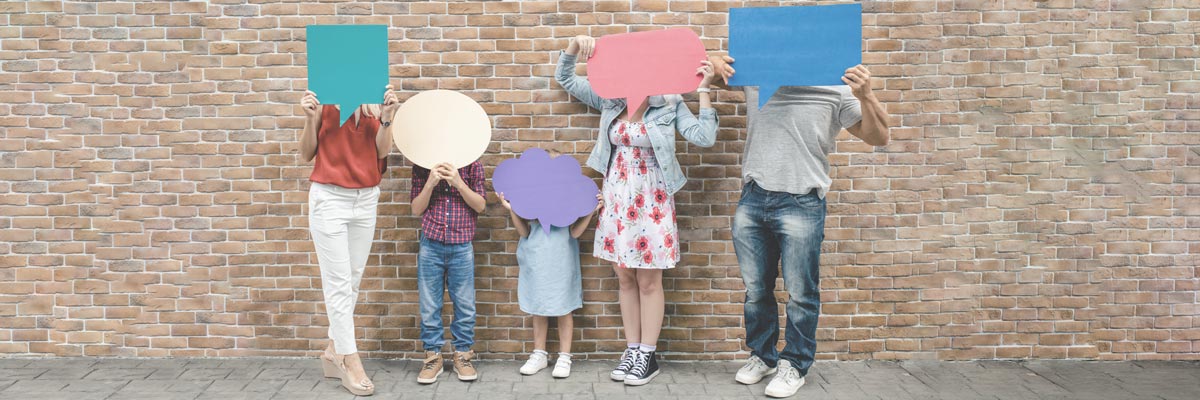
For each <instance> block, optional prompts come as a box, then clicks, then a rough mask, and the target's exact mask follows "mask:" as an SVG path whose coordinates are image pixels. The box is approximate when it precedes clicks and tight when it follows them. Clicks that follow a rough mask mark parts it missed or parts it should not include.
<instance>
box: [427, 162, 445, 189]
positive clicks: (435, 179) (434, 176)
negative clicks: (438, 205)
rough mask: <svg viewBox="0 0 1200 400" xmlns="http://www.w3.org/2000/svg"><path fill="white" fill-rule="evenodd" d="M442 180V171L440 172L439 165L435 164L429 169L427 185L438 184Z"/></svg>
mask: <svg viewBox="0 0 1200 400" xmlns="http://www.w3.org/2000/svg"><path fill="white" fill-rule="evenodd" d="M442 180H443V179H442V173H441V172H438V168H437V166H434V167H433V169H431V170H429V179H428V180H426V181H425V186H430V187H433V186H437V184H439V183H441V182H442Z"/></svg>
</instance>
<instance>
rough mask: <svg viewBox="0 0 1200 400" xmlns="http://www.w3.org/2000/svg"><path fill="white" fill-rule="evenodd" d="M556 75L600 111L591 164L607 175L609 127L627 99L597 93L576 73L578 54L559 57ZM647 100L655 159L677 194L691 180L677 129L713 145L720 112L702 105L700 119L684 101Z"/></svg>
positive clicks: (646, 117)
mask: <svg viewBox="0 0 1200 400" xmlns="http://www.w3.org/2000/svg"><path fill="white" fill-rule="evenodd" d="M554 78H555V80H557V81H558V84H559V85H560V86H562V87H563V89H566V90H567V93H570V94H571V96H574V97H575V98H576V99H579V100H580V101H582V102H583V103H584V104H587V105H589V106H591V107H592V108H595V109H597V110H600V135H598V137H597V139H596V141H597V143H596V146H595V147H593V148H592V154H591V155H589V156H588V160H587V165H588V166H589V167H591V168H592V169H594V170H596V171H597V172H600V173H602V174H605V175H607V174H608V167H609V163H610V159H611V158H612V153H613V144H612V142H610V141H609V139H608V130H609V128H611V127H612V124H613V122H615V121H616V120H617V117H618V116H620V115H621V112H622V111H624V110H625V100H624V99H617V100H607V99H604V98H601V97H600V96H599V95H597V94H596V92H594V91H592V85H591V83H589V82H588V80H587V78H583V77H580V76H577V75H575V56H573V55H570V54H567V53H565V52H563V53H560V54H559V56H558V68H557V69H556V70H555V72H554ZM646 101H647V103H649V104H650V105H649V106H648V107H646V114H645V115H644V116H642V120H643V121H645V123H646V129H647V131H646V133H648V134H649V136H650V144H651V145H653V147H654V158H655V159H656V161H658V165H659V168H661V169H662V173H663V178H664V179H665V180H666V183H667V190H668V191H669V192H670V193H671V194H674V193H675V192H678V191H679V189H681V188H683V185H684V184H686V183H687V178H686V177H684V176H683V169H682V168H680V167H679V160H677V159H675V131H679V133H680V134H682V135H683V137H684V138H685V139H687V140H688V141H689V142H692V143H694V144H696V145H697V146H701V147H712V145H713V143H715V142H716V140H717V112H716V110H713V109H712V108H701V109H700V118H696V116H695V115H692V111H691V110H689V109H688V107H687V104H684V102H683V101H682V100H678V101H666V100H664V99H663V97H662V96H654V97H651V98H649V99H647V100H646Z"/></svg>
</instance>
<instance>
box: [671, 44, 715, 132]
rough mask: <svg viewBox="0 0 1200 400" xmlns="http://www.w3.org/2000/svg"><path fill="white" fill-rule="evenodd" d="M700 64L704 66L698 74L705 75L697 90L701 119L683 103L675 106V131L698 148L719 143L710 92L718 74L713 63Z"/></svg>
mask: <svg viewBox="0 0 1200 400" xmlns="http://www.w3.org/2000/svg"><path fill="white" fill-rule="evenodd" d="M700 63H701V64H703V65H701V66H700V68H696V73H697V74H702V75H704V78H703V79H701V80H700V87H699V88H698V89H697V92H698V97H699V98H700V118H699V119H697V118H696V116H694V115H692V110H689V109H688V107H687V104H684V103H683V102H682V101H681V102H679V103H678V104H676V105H675V130H677V131H679V134H680V135H683V137H684V138H685V139H687V140H688V141H689V142H692V143H693V144H695V145H697V146H700V147H712V145H713V144H715V143H716V142H717V110H715V109H713V108H712V99H711V98H710V97H709V94H708V91H709V86H710V85H711V84H712V81H713V77H714V76H715V75H716V74H715V72H714V68H713V64H712V62H711V61H709V60H702V61H700Z"/></svg>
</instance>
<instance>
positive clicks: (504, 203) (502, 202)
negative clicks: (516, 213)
mask: <svg viewBox="0 0 1200 400" xmlns="http://www.w3.org/2000/svg"><path fill="white" fill-rule="evenodd" d="M496 197H498V198H500V206H501V207H504V209H505V210H508V211H512V204H508V199H505V198H504V193H502V192H497V193H496Z"/></svg>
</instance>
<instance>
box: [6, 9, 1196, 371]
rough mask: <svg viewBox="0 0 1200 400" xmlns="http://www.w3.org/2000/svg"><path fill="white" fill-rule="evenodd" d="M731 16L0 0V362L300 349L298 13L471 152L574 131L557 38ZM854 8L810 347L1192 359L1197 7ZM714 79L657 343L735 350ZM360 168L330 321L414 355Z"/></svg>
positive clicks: (486, 227) (595, 344) (491, 349)
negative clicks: (850, 69) (357, 228)
mask: <svg viewBox="0 0 1200 400" xmlns="http://www.w3.org/2000/svg"><path fill="white" fill-rule="evenodd" d="M806 3H807V2H806ZM774 4H776V3H774V2H765V3H753V5H774ZM741 5H742V4H741V2H724V1H712V2H705V1H665V0H650V1H636V2H633V3H632V4H631V3H628V2H623V1H595V2H593V1H563V2H553V1H542V2H532V1H531V2H520V3H518V2H498V1H491V2H449V3H443V2H380V3H363V2H337V1H326V2H304V4H298V2H296V1H272V0H212V1H208V2H201V1H191V2H186V1H177V2H107V1H105V2H59V1H40V2H3V3H0V228H3V231H2V232H0V353H3V354H10V355H22V354H38V355H43V354H48V355H63V356H74V355H91V356H245V355H277V356H296V355H313V354H315V352H316V350H318V349H321V348H322V347H323V346H324V345H325V340H324V339H323V338H324V336H325V328H324V326H325V324H326V321H325V318H324V316H323V308H322V305H321V292H320V290H319V288H318V286H319V279H318V273H317V268H316V266H315V263H316V257H315V255H314V254H313V246H312V243H311V241H310V239H309V235H308V231H307V218H306V214H307V209H306V196H307V193H306V190H307V187H308V183H307V176H308V173H309V171H310V166H309V165H308V164H307V163H305V162H303V161H302V160H301V159H300V156H299V151H298V145H297V134H298V130H299V128H300V127H301V126H302V119H301V117H299V116H300V115H301V112H300V110H299V108H298V107H297V106H295V104H296V103H297V102H298V100H299V96H300V94H301V93H302V91H303V89H305V87H306V83H305V74H306V73H305V68H304V66H305V55H304V41H303V39H304V27H305V25H308V24H314V23H323V24H329V23H377V24H388V25H390V26H391V28H390V30H389V35H390V37H391V44H390V46H391V64H392V68H391V75H392V81H393V83H396V84H399V85H400V86H401V87H402V88H403V91H402V96H403V97H408V96H411V95H413V94H415V93H417V92H419V91H421V90H427V89H434V88H442V89H453V90H458V91H462V92H464V93H467V94H469V95H470V96H472V97H474V98H475V99H477V100H478V101H479V102H480V103H481V104H483V106H484V107H485V108H486V109H487V111H488V112H489V114H490V115H492V121H493V124H494V125H495V127H496V130H495V132H494V139H495V141H494V143H493V144H492V145H491V147H490V148H489V151H488V154H487V155H486V156H485V158H484V160H485V163H486V164H487V165H488V166H489V170H490V167H492V166H494V165H496V163H497V162H498V161H500V160H502V159H505V158H508V157H511V156H512V155H513V153H514V152H518V151H520V150H522V149H524V148H526V147H529V146H546V147H554V148H557V149H559V150H562V151H564V152H567V153H570V154H574V155H576V156H578V157H580V158H582V157H583V155H585V154H586V153H587V151H588V150H590V148H591V146H592V143H591V139H592V138H593V137H594V136H595V134H596V129H595V127H596V126H597V124H598V121H597V120H598V116H597V114H596V113H595V112H593V111H590V110H588V109H586V108H585V107H584V106H582V105H581V104H580V103H578V102H574V101H571V100H570V99H569V98H568V97H567V95H566V94H565V93H564V92H563V91H562V90H561V89H560V88H559V87H558V85H557V84H555V83H554V82H553V80H552V78H551V75H552V71H553V69H554V67H553V64H552V63H553V62H554V60H555V57H556V56H555V54H556V52H557V50H559V49H561V48H563V47H564V46H565V45H566V43H567V38H569V37H571V36H574V35H577V34H584V33H588V34H591V35H594V36H601V35H604V34H610V33H618V32H626V31H629V30H643V29H655V28H659V27H662V26H687V27H691V28H693V29H695V30H696V31H697V32H698V33H700V34H701V36H702V37H703V38H704V40H705V44H706V46H708V48H710V49H714V50H715V49H721V48H726V46H727V43H726V40H725V37H726V36H727V32H728V29H727V27H726V26H725V24H726V21H727V15H726V10H727V8H728V7H732V6H741ZM864 5H865V15H864V16H863V23H864V37H865V39H866V43H865V45H864V48H865V50H866V53H865V54H864V62H865V63H866V64H867V65H868V66H869V67H870V68H871V69H872V71H873V72H874V73H875V75H876V76H877V80H876V81H875V87H876V91H877V94H878V96H879V97H880V98H881V99H882V100H883V102H884V103H885V104H886V106H887V108H888V110H889V112H890V113H891V114H892V115H893V119H892V121H891V122H892V124H893V125H894V128H893V130H892V138H893V139H892V143H891V144H889V145H888V146H886V147H884V148H879V149H873V148H871V147H869V146H867V145H865V144H863V143H861V142H859V141H856V140H853V139H852V138H851V137H850V136H849V135H848V134H845V133H843V134H842V136H841V137H840V140H839V142H838V143H837V153H836V154H835V155H833V156H831V162H832V163H833V164H834V173H833V175H834V190H833V192H832V193H831V194H830V197H829V217H828V219H827V222H826V229H827V231H826V241H825V243H824V246H823V248H824V257H823V258H822V277H823V279H822V280H823V281H822V288H823V292H822V298H823V300H824V313H825V314H824V315H823V316H822V319H821V324H820V326H821V328H820V330H819V331H818V335H819V339H820V346H819V350H820V354H819V357H820V358H824V359H833V358H836V359H870V358H874V359H906V358H928V359H943V360H957V359H989V358H1090V359H1200V304H1198V303H1197V290H1198V289H1200V269H1197V264H1200V135H1198V133H1200V97H1198V96H1197V92H1198V91H1200V81H1198V78H1200V74H1198V73H1197V70H1196V58H1197V55H1198V51H1197V50H1196V49H1197V47H1196V46H1197V42H1198V41H1200V2H1197V1H1194V0H1173V1H1171V0H1153V1H1101V0H1096V1H1086V0H1074V1H1072V0H1048V1H1033V0H1024V1H1022V0H1010V1H1004V2H1000V1H988V0H973V1H924V0H922V1H901V2H874V1H871V2H866V3H865V4H864ZM718 99H719V100H720V102H719V104H717V107H718V109H719V112H720V114H721V115H722V120H721V121H722V122H721V123H722V129H721V131H720V134H719V141H718V143H717V145H716V146H714V147H713V148H710V149H700V148H696V147H694V146H681V153H680V154H679V157H680V160H681V162H682V163H683V165H684V169H685V170H686V173H687V175H688V177H690V178H691V181H690V182H689V184H688V186H687V188H686V189H685V190H684V191H682V192H681V193H680V194H679V195H678V197H677V201H678V204H679V213H680V215H679V224H680V227H681V229H682V232H681V235H682V241H683V250H684V254H685V255H684V258H683V261H682V265H681V267H680V268H677V269H675V270H673V271H670V272H669V273H667V274H666V278H665V286H666V290H667V296H668V306H667V319H666V328H665V329H664V331H663V339H664V340H663V343H662V344H661V346H662V348H663V349H665V350H667V354H668V355H669V357H672V358H690V359H714V358H716V359H730V358H735V357H741V355H740V354H739V353H738V352H739V351H741V344H740V341H741V338H742V336H743V333H742V329H741V328H740V326H741V310H742V307H741V304H740V301H741V298H742V295H741V290H742V285H741V281H740V279H739V277H738V276H739V275H738V270H737V266H736V262H735V257H734V255H733V247H732V245H731V243H730V233H729V231H728V227H729V226H730V219H731V215H732V214H733V211H734V207H735V204H736V200H737V196H738V189H739V179H738V176H739V171H740V169H739V165H740V161H741V151H742V147H743V140H744V138H745V131H744V129H743V127H744V126H745V117H744V114H745V108H744V105H743V104H742V102H741V100H742V98H741V95H740V93H734V92H725V93H720V94H718ZM694 106H695V105H694V104H693V107H694ZM390 161H391V164H392V165H393V168H392V169H391V170H389V172H388V174H387V176H386V178H385V180H384V182H383V184H382V187H383V195H382V196H383V197H382V201H381V203H380V207H379V214H380V215H379V221H378V228H379V229H378V230H379V232H378V236H377V240H376V242H375V246H374V252H373V253H374V256H372V257H371V260H370V262H369V267H368V269H367V273H366V278H365V279H364V280H363V283H362V289H363V293H362V296H363V298H362V300H361V301H360V306H359V308H358V315H359V317H358V320H357V321H358V323H359V333H360V338H362V339H361V341H360V343H361V344H360V348H361V349H363V350H365V351H368V352H369V354H370V355H371V356H375V357H399V356H412V355H414V354H415V351H417V350H419V344H418V341H417V340H416V338H417V336H418V334H417V331H418V329H417V326H418V323H417V317H416V314H417V306H416V301H417V293H416V291H415V286H416V283H415V280H414V262H415V255H414V252H415V251H416V250H417V244H416V241H415V239H416V238H417V231H416V229H415V228H416V227H417V226H418V223H417V220H416V219H415V218H413V217H411V216H409V205H408V199H407V193H408V184H409V181H408V175H409V169H408V168H407V164H406V163H405V162H404V161H403V158H402V157H401V156H399V155H393V156H392V157H391V160H390ZM493 200H494V199H493ZM502 211H503V210H502V209H501V208H500V207H496V206H495V205H493V206H492V207H491V208H490V209H489V210H488V212H487V215H486V216H483V217H482V218H481V221H480V226H481V230H480V232H479V234H478V239H479V241H478V242H477V244H476V249H477V252H478V254H477V260H478V264H479V265H478V268H477V277H478V278H477V284H476V285H477V288H478V291H479V293H478V299H479V304H478V307H479V327H480V329H479V330H478V338H479V340H480V344H479V345H478V349H479V350H480V351H483V352H485V353H487V357H496V358H506V357H512V356H513V354H514V353H515V352H522V351H528V350H530V344H529V340H530V338H531V333H530V331H529V326H530V321H529V319H527V318H525V317H524V316H523V315H522V314H521V313H520V311H519V310H518V308H517V305H516V293H515V286H516V273H517V268H516V266H515V257H514V255H513V251H514V250H515V246H516V243H515V241H514V239H515V238H516V234H515V233H514V231H513V230H512V229H510V228H509V227H508V226H507V222H506V219H505V217H504V215H503V213H502ZM586 237H587V238H590V237H591V236H590V233H589V234H588V235H587V236H586ZM585 243H587V244H585V245H584V251H585V252H588V253H590V249H591V246H590V242H585ZM584 263H585V267H584V277H585V278H584V286H585V299H586V306H585V307H584V309H583V310H582V312H580V313H579V314H580V315H579V316H577V317H576V324H577V327H578V329H579V332H577V335H576V337H577V338H578V341H577V343H576V350H577V352H579V353H588V356H589V357H612V354H611V353H610V352H613V351H617V350H619V349H620V347H621V346H622V344H623V341H622V340H621V339H620V336H619V325H620V320H619V315H618V307H617V305H616V304H615V300H616V292H615V288H616V279H615V278H614V277H613V274H612V271H611V269H610V267H607V266H604V265H601V264H599V263H597V262H596V261H595V260H594V259H592V258H590V257H585V259H584ZM781 296H784V295H783V294H781ZM552 337H553V332H552Z"/></svg>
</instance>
